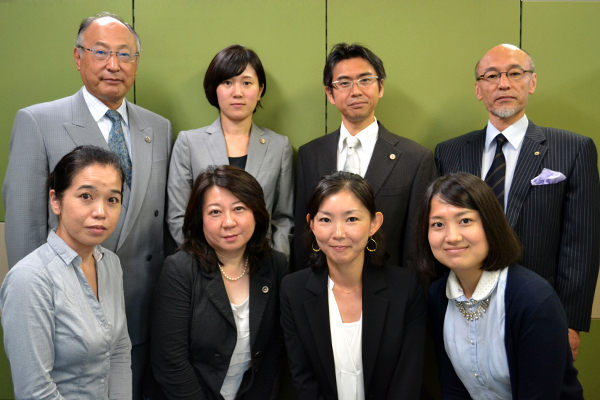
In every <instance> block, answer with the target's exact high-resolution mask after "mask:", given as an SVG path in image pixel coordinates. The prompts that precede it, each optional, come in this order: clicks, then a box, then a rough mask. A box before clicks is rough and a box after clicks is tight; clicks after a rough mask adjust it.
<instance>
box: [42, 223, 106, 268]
mask: <svg viewBox="0 0 600 400" xmlns="http://www.w3.org/2000/svg"><path fill="white" fill-rule="evenodd" d="M47 241H48V244H49V245H50V247H52V249H53V250H54V251H55V252H56V254H58V256H59V257H60V258H61V259H62V260H63V262H64V263H65V264H67V265H69V264H71V263H72V262H73V261H74V260H75V259H76V258H77V259H78V262H77V264H81V258H80V257H79V254H77V252H76V251H75V250H73V249H72V248H70V247H69V245H68V244H67V243H65V241H64V240H62V239H61V238H60V237H59V236H58V235H57V234H56V229H53V230H51V231H50V233H49V234H48V240H47ZM103 257H104V253H103V252H102V250H101V248H100V245H98V246H95V247H94V259H95V260H96V262H98V261H100V260H102V258H103Z"/></svg>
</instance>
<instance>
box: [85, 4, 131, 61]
mask: <svg viewBox="0 0 600 400" xmlns="http://www.w3.org/2000/svg"><path fill="white" fill-rule="evenodd" d="M105 17H109V18H112V19H116V20H117V21H119V22H120V23H122V24H123V25H125V26H126V27H127V29H129V32H131V33H132V34H133V36H134V37H135V44H136V46H137V52H138V53H141V52H142V44H141V42H140V37H139V36H138V34H137V33H135V31H134V30H133V27H132V26H131V25H129V24H128V23H127V22H125V21H123V18H121V17H119V16H118V15H116V14H112V13H109V12H101V13H98V14H96V15H92V16H91V17H87V18H86V19H84V20H83V21H81V24H80V25H79V32H77V40H75V47H77V51H79V54H81V53H82V51H81V48H82V47H83V34H84V32H85V31H86V30H87V28H88V27H89V26H90V25H91V24H92V22H94V21H96V20H97V19H100V18H105Z"/></svg>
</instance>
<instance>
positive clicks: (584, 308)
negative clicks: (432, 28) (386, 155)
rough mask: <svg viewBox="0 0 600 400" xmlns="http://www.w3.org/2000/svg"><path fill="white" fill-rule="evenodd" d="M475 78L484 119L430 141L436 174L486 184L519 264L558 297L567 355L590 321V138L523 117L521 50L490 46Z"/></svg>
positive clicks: (528, 74) (593, 265)
mask: <svg viewBox="0 0 600 400" xmlns="http://www.w3.org/2000/svg"><path fill="white" fill-rule="evenodd" d="M475 77H476V82H475V94H476V95H477V99H478V100H480V101H481V100H483V102H484V105H485V108H486V109H487V110H488V113H489V122H488V124H487V126H486V127H485V128H484V129H483V130H477V131H473V132H470V133H467V134H466V135H463V136H459V137H457V138H454V139H451V140H448V141H446V142H444V143H440V144H439V145H438V146H437V147H436V150H435V156H436V163H437V166H438V170H439V173H440V175H445V174H449V173H453V172H460V171H464V172H469V173H471V174H473V175H477V176H480V177H481V178H482V179H485V180H486V181H487V182H488V183H489V184H490V186H492V188H493V189H494V191H495V193H496V195H497V197H498V199H499V201H500V204H501V205H502V206H503V207H504V210H505V213H506V217H507V218H508V221H509V223H510V225H511V226H512V228H513V229H514V230H515V232H516V233H517V235H518V237H519V239H520V240H521V243H522V244H523V256H522V260H521V264H522V265H523V266H525V267H527V268H529V269H531V270H532V271H534V272H536V273H537V274H539V275H540V276H542V277H543V278H545V279H546V280H547V281H548V282H549V283H550V284H551V285H552V286H553V287H554V289H555V290H556V292H557V293H558V296H559V297H560V299H561V301H562V304H563V306H564V308H565V312H566V314H567V318H568V320H569V341H570V342H571V348H572V350H573V358H574V359H575V358H576V357H577V350H578V348H579V331H586V332H587V331H588V330H589V328H590V315H591V311H592V302H593V297H594V290H595V287H596V279H597V277H598V265H599V262H600V257H599V254H600V253H599V243H598V242H599V238H600V208H599V204H600V181H599V178H598V168H597V158H598V156H597V152H596V147H595V146H594V142H593V141H592V140H591V139H590V138H587V137H584V136H581V135H578V134H576V133H573V132H568V131H564V130H560V129H554V128H542V127H539V126H536V125H534V124H533V123H532V122H531V121H529V120H528V119H527V116H526V115H525V106H526V105H527V100H528V97H529V95H530V94H533V93H534V92H535V88H536V84H537V77H536V74H535V66H534V64H533V60H532V59H531V57H530V56H529V55H528V54H527V53H526V52H524V51H522V50H520V49H519V48H517V47H515V46H512V45H507V44H503V45H499V46H496V47H494V48H492V49H491V50H490V51H488V52H487V53H486V54H485V55H484V56H483V58H482V59H481V60H480V61H479V63H478V64H477V66H476V68H475ZM498 143H499V144H500V146H497V144H498Z"/></svg>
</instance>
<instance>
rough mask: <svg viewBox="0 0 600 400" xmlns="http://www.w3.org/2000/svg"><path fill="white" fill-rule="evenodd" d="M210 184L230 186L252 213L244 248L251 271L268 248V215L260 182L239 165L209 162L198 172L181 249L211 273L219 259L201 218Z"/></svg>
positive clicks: (187, 210)
mask: <svg viewBox="0 0 600 400" xmlns="http://www.w3.org/2000/svg"><path fill="white" fill-rule="evenodd" d="M213 186H219V187H222V188H224V189H227V190H229V191H230V192H231V193H232V194H233V195H234V196H235V197H237V198H238V199H240V201H241V202H242V203H244V204H245V205H246V207H248V208H249V209H250V210H252V213H253V214H254V221H255V224H256V225H255V227H254V233H253V234H252V237H251V238H250V240H249V241H248V243H247V244H246V251H245V255H246V256H248V257H249V260H250V262H249V264H250V271H249V272H250V273H253V272H254V271H255V270H256V268H258V266H259V265H260V263H261V261H262V260H263V259H264V258H265V257H267V256H268V255H269V254H270V252H271V246H270V240H269V238H268V237H267V232H268V231H269V224H270V218H269V212H268V211H267V207H266V206H265V198H264V195H263V190H262V188H261V186H260V184H259V183H258V182H257V181H256V179H254V177H253V176H252V175H250V174H249V173H247V172H246V171H244V170H243V169H241V168H238V167H234V166H231V165H221V166H218V167H217V166H210V167H208V168H207V169H206V170H205V171H204V172H203V173H201V174H200V175H198V178H196V181H195V182H194V186H193V187H192V193H191V195H190V200H189V202H188V206H187V209H186V211H185V217H184V219H183V243H182V244H181V246H180V250H182V251H185V252H186V253H189V254H191V255H193V256H194V257H195V258H196V260H197V261H198V264H199V265H200V268H201V269H202V270H203V271H204V272H207V273H211V272H213V271H214V270H215V269H216V268H217V262H220V261H219V259H218V257H217V253H216V252H215V250H214V249H213V248H212V247H211V246H210V245H209V244H208V242H207V241H206V237H205V236H204V222H203V206H204V194H205V193H206V191H207V190H208V189H209V188H211V187H213Z"/></svg>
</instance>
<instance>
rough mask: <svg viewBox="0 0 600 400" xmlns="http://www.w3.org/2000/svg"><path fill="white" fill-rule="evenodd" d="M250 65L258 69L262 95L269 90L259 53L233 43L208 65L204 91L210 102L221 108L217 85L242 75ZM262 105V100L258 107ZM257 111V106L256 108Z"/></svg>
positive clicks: (257, 73) (257, 74)
mask: <svg viewBox="0 0 600 400" xmlns="http://www.w3.org/2000/svg"><path fill="white" fill-rule="evenodd" d="M248 65H251V66H252V68H254V70H255V71H256V76H257V77H258V84H259V86H260V87H262V88H263V89H262V94H261V97H262V96H264V95H265V93H266V92H267V78H266V76H265V70H264V68H263V66H262V63H261V62H260V58H258V55H257V54H256V53H255V52H254V51H252V50H251V49H248V48H246V47H244V46H241V45H239V44H233V45H231V46H229V47H225V48H224V49H223V50H221V51H220V52H218V53H217V55H216V56H215V57H214V58H213V59H212V61H211V62H210V64H209V65H208V69H207V70H206V73H205V74H204V93H205V94H206V98H207V100H208V102H209V103H210V104H211V105H212V106H213V107H216V108H217V110H220V108H219V99H218V98H217V87H218V86H219V85H220V84H221V83H222V82H223V81H224V80H227V79H231V78H233V77H234V76H238V75H240V74H241V73H242V72H244V70H245V69H246V67H247V66H248ZM259 106H260V107H262V105H261V104H260V100H259V101H258V104H257V105H256V107H257V108H258V107H259ZM254 112H256V108H255V109H254Z"/></svg>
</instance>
